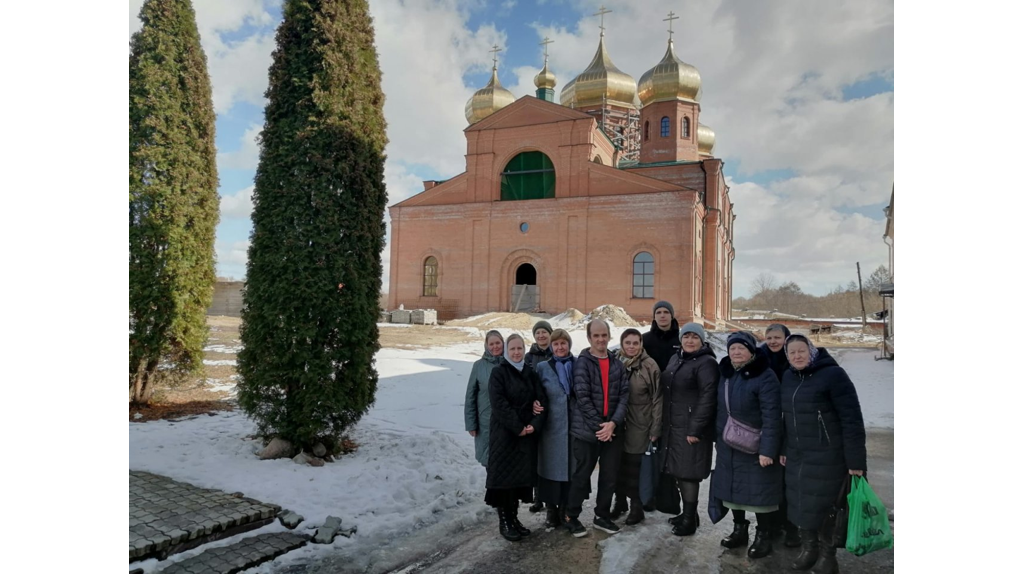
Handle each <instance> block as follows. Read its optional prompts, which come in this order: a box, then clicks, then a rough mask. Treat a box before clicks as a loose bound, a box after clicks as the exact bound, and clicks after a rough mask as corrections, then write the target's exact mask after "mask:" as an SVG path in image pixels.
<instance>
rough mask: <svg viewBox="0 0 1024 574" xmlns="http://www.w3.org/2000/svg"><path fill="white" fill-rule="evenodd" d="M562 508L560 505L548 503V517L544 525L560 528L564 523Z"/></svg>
mask: <svg viewBox="0 0 1024 574" xmlns="http://www.w3.org/2000/svg"><path fill="white" fill-rule="evenodd" d="M563 521H564V520H563V518H562V508H561V507H560V506H554V505H551V504H549V505H548V514H547V519H546V520H545V521H544V526H545V527H547V528H558V527H559V526H561V525H562V522H563Z"/></svg>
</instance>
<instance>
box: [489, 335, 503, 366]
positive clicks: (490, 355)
mask: <svg viewBox="0 0 1024 574" xmlns="http://www.w3.org/2000/svg"><path fill="white" fill-rule="evenodd" d="M491 337H497V338H498V339H500V340H501V342H502V345H501V346H502V350H503V351H504V347H505V337H502V336H501V333H499V332H498V331H496V330H494V329H492V330H490V331H487V334H486V335H484V359H485V360H487V361H490V362H492V363H494V364H497V362H496V361H498V360H499V357H498V356H495V355H492V354H491V350H490V349H488V348H487V343H488V342H489V341H490V340H491Z"/></svg>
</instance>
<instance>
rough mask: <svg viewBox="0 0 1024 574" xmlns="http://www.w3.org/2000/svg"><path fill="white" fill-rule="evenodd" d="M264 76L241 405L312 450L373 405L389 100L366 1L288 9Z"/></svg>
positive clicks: (335, 0) (269, 428)
mask: <svg viewBox="0 0 1024 574" xmlns="http://www.w3.org/2000/svg"><path fill="white" fill-rule="evenodd" d="M283 11H284V21H283V22H282V23H281V25H280V27H279V28H278V30H277V49H276V50H275V51H274V54H273V64H271V67H270V84H269V87H268V88H267V92H266V97H267V100H268V101H267V107H266V110H265V124H264V126H263V132H262V134H261V136H260V163H259V167H258V168H257V171H256V182H255V189H254V191H253V194H252V201H253V213H252V220H253V231H252V236H251V243H250V246H249V261H248V268H247V275H246V287H245V292H244V299H243V307H242V331H241V336H242V343H243V350H242V351H241V352H240V353H239V354H238V369H239V373H240V375H241V381H240V384H239V391H238V401H239V404H240V405H241V406H242V408H243V409H244V410H245V411H246V412H247V413H248V414H249V415H250V416H251V417H253V418H254V419H255V420H256V421H257V423H258V424H259V429H260V432H261V434H263V435H265V436H271V435H273V436H280V437H283V438H286V439H288V440H291V441H293V442H294V443H297V444H300V445H304V446H309V445H311V444H312V443H315V442H316V441H318V440H325V439H326V440H327V441H328V442H330V441H331V440H332V439H336V438H338V437H339V435H340V433H341V432H342V431H343V430H344V429H345V428H346V427H348V426H349V425H351V424H353V423H355V422H356V421H358V420H359V418H360V417H362V415H363V414H364V413H365V412H366V411H367V409H368V408H369V407H370V405H371V404H373V400H374V394H375V393H376V390H377V371H376V369H375V367H374V354H375V353H376V351H377V350H378V349H379V347H380V346H379V343H378V333H377V317H378V312H379V311H378V309H377V299H378V296H379V293H380V286H381V249H382V248H383V246H384V207H385V203H386V201H387V193H386V191H385V188H384V146H385V144H386V143H387V137H386V135H385V122H384V113H383V106H384V95H383V93H382V92H381V87H380V68H379V66H378V63H377V53H376V50H375V48H374V34H373V24H372V21H371V19H370V15H369V10H368V6H367V3H366V1H365V0H288V1H287V2H286V3H285V5H284V10H283Z"/></svg>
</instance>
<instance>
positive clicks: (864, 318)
mask: <svg viewBox="0 0 1024 574" xmlns="http://www.w3.org/2000/svg"><path fill="white" fill-rule="evenodd" d="M857 288H858V289H859V290H860V326H861V329H863V328H864V327H867V326H868V313H867V311H866V310H864V285H863V284H862V283H861V282H860V261H858V262H857Z"/></svg>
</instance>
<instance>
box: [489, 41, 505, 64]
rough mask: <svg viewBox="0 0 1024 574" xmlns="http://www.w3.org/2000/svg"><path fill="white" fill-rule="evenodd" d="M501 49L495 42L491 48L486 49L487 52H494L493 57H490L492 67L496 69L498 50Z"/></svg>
mask: <svg viewBox="0 0 1024 574" xmlns="http://www.w3.org/2000/svg"><path fill="white" fill-rule="evenodd" d="M501 50H502V49H501V48H499V47H498V45H497V44H495V45H494V47H493V48H491V49H490V50H488V52H493V53H494V57H493V58H492V59H493V60H494V69H498V52H500V51H501Z"/></svg>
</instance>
